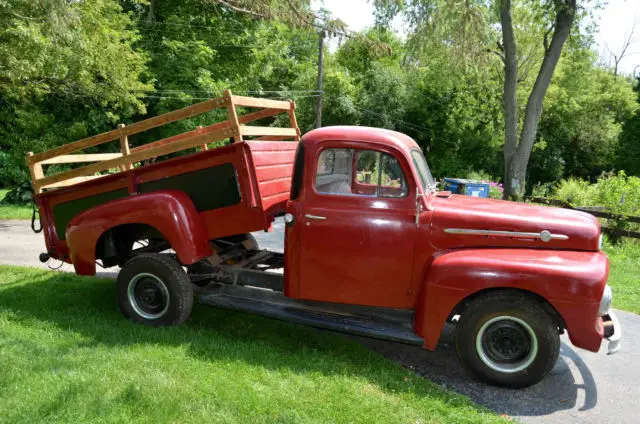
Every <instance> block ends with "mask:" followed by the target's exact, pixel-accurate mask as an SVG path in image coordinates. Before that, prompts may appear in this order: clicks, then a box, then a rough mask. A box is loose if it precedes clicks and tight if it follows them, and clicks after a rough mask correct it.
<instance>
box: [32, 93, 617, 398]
mask: <svg viewBox="0 0 640 424" xmlns="http://www.w3.org/2000/svg"><path fill="white" fill-rule="evenodd" d="M216 108H226V109H227V111H228V114H229V119H228V120H227V121H224V122H220V123H216V124H212V125H209V126H207V127H199V128H196V129H194V130H193V131H189V132H187V133H183V134H178V135H176V136H173V137H169V138H167V139H163V140H159V141H156V142H153V143H151V144H146V145H141V146H137V147H133V148H130V146H129V141H128V137H129V136H131V135H133V134H136V133H138V132H141V131H145V130H147V129H149V128H153V127H155V126H158V125H164V124H166V123H169V122H174V121H177V120H180V119H183V118H185V117H188V116H192V115H194V114H197V113H205V112H208V111H210V110H212V109H216ZM238 108H240V109H241V111H247V109H248V108H253V109H259V110H258V111H254V112H251V113H247V114H238V111H237V110H238ZM294 108H295V105H294V104H293V102H282V101H274V100H265V99H254V98H248V97H239V96H233V95H231V93H230V92H225V95H224V97H222V98H219V99H213V100H210V101H208V102H204V103H201V104H198V105H194V106H190V107H188V108H185V109H181V110H178V111H175V112H170V113H169V114H166V115H162V116H160V117H156V118H152V119H149V120H146V121H142V122H139V123H136V124H132V125H130V126H126V127H125V126H120V127H119V128H118V129H116V130H113V131H110V132H108V133H105V134H101V135H98V136H94V137H90V138H88V139H85V140H81V141H78V142H75V143H71V144H68V145H65V146H62V147H59V148H57V149H54V150H51V151H48V152H43V153H39V154H35V155H30V156H29V157H28V158H27V163H28V164H29V167H30V170H31V173H32V178H33V185H34V189H35V191H36V194H35V196H34V198H35V202H36V204H37V205H38V208H39V212H40V216H41V222H42V225H43V229H44V235H45V240H46V246H47V252H46V253H43V254H42V255H41V259H42V260H47V259H49V258H57V259H59V260H62V261H66V262H69V263H72V264H73V265H74V267H75V270H76V272H77V273H78V274H82V275H92V274H94V273H95V270H96V263H99V264H100V265H101V266H103V267H109V266H115V265H119V266H121V267H122V269H121V271H120V273H119V276H118V279H117V284H116V290H117V298H118V302H119V306H120V309H121V310H122V313H123V314H124V315H125V316H126V317H128V318H129V319H131V320H134V321H137V322H142V323H145V324H150V325H173V324H180V323H183V322H185V321H186V320H187V319H188V317H189V315H190V313H191V309H192V305H193V302H194V297H195V298H197V300H198V301H200V302H201V303H206V304H210V305H214V306H217V307H223V308H231V309H235V310H241V311H246V312H250V313H257V314H262V315H266V316H270V317H274V318H280V319H285V320H288V321H293V322H298V323H303V324H307V325H311V326H316V327H321V328H327V329H331V330H335V331H342V332H346V333H353V334H358V335H363V336H370V337H376V338H382V339H387V340H393V341H398V342H404V343H411V344H417V345H421V346H424V347H425V348H426V349H429V350H433V349H435V348H436V345H437V343H438V339H439V337H440V333H441V331H442V329H443V327H444V325H445V324H446V323H447V322H451V323H454V324H455V325H456V327H457V328H456V349H457V353H458V356H459V359H460V361H461V362H462V364H463V365H464V366H465V367H466V368H467V369H468V370H470V371H471V372H472V373H473V374H475V375H476V376H477V377H479V378H480V379H482V380H484V381H486V382H488V383H491V384H496V385H501V386H506V387H524V386H528V385H531V384H534V383H536V382H537V381H539V380H540V379H541V378H543V377H544V376H545V374H547V373H548V372H549V371H550V370H551V369H552V368H553V366H554V364H555V363H556V361H557V359H558V354H559V349H560V340H559V335H560V334H562V333H563V332H564V331H565V330H566V331H568V333H569V338H570V340H571V342H572V343H573V344H574V345H575V346H577V347H580V348H583V349H587V350H590V351H594V352H595V351H598V350H599V348H600V345H601V343H602V341H603V339H608V343H609V344H608V347H609V352H611V353H613V352H615V351H616V350H617V349H618V348H619V343H620V336H621V329H620V325H619V324H618V322H617V320H616V317H615V315H614V313H613V312H612V311H611V300H612V295H611V290H610V288H609V286H607V285H606V281H607V276H608V273H609V262H608V259H607V257H606V256H605V254H604V253H603V252H602V251H601V244H602V235H601V229H600V225H599V223H598V221H597V220H596V219H595V218H594V217H592V216H590V215H588V214H585V213H581V212H575V211H569V210H564V209H556V208H550V207H543V206H532V205H528V204H522V203H514V202H507V201H499V200H491V199H478V198H473V197H467V196H460V195H452V194H451V193H450V192H441V191H437V190H436V184H435V182H434V180H433V177H432V176H431V174H430V172H429V168H428V166H427V163H426V161H425V158H424V156H423V154H422V152H421V150H420V148H419V146H418V145H417V144H416V143H415V141H413V140H412V139H411V138H410V137H408V136H406V135H403V134H400V133H397V132H394V131H388V130H383V129H375V128H362V127H328V128H322V129H318V130H314V131H311V132H309V133H308V134H306V135H305V136H304V137H302V138H300V131H299V130H298V128H297V123H296V120H295V112H294ZM284 112H286V113H287V114H288V115H289V123H290V127H289V128H278V127H274V126H248V125H246V124H247V123H249V122H254V121H259V122H266V120H268V119H271V118H270V117H274V116H276V115H278V114H280V113H284ZM277 122H280V123H281V122H282V120H279V121H277ZM228 138H230V139H231V142H227V141H226V139H228ZM111 140H119V141H120V147H121V149H120V152H118V153H93V154H85V155H69V154H68V153H70V152H73V151H77V150H80V149H84V148H88V147H92V146H96V145H98V144H102V143H105V142H108V141H111ZM220 140H224V141H220ZM214 142H217V144H218V146H217V147H215V148H211V147H213V146H212V145H211V143H214ZM191 148H196V149H197V150H198V151H197V152H195V153H190V154H186V155H182V156H178V157H172V158H168V159H166V160H163V161H157V162H156V163H148V162H149V160H150V159H153V158H158V157H163V156H166V155H167V154H169V153H175V152H178V151H181V150H184V149H191ZM72 162H96V163H94V164H92V165H87V166H84V167H80V168H73V169H70V170H67V171H65V172H63V173H61V174H56V175H51V176H45V174H44V172H43V168H42V166H43V165H49V164H64V163H72ZM138 164H141V165H140V166H138ZM109 169H110V170H111V171H112V173H111V174H108V175H101V174H97V175H96V172H100V171H104V170H109ZM277 216H284V222H285V223H286V235H285V251H284V254H282V253H278V252H270V251H267V250H260V248H259V247H258V245H257V243H256V241H255V239H254V238H253V237H252V236H251V235H250V234H249V233H250V232H253V231H256V230H261V229H262V230H269V229H270V226H271V224H272V222H273V220H274V218H275V217H277Z"/></svg>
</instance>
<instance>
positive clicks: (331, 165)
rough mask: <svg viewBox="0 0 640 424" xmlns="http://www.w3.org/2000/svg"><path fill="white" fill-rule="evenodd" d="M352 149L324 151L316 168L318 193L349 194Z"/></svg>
mask: <svg viewBox="0 0 640 424" xmlns="http://www.w3.org/2000/svg"><path fill="white" fill-rule="evenodd" d="M353 153H354V150H353V149H325V150H323V151H322V152H321V153H320V157H319V158H318V166H317V167H316V190H317V191H318V193H327V194H351V166H352V163H353Z"/></svg>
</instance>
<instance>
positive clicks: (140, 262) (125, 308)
mask: <svg viewBox="0 0 640 424" xmlns="http://www.w3.org/2000/svg"><path fill="white" fill-rule="evenodd" d="M116 293H117V298H118V306H119V307H120V311H122V314H123V315H124V316H125V317H127V318H129V319H130V320H132V321H135V322H140V323H143V324H147V325H152V326H169V325H177V324H182V323H184V322H185V321H186V320H187V319H188V318H189V316H190V315H191V309H192V308H193V287H192V286H191V281H189V277H188V276H187V274H186V273H185V272H184V270H183V269H182V266H180V264H179V263H178V262H177V261H176V260H175V259H174V258H173V257H172V256H171V255H166V254H160V253H144V254H141V255H138V256H135V257H134V258H132V259H130V260H129V261H127V262H126V263H125V264H124V267H123V268H122V270H121V271H120V274H118V280H117V282H116Z"/></svg>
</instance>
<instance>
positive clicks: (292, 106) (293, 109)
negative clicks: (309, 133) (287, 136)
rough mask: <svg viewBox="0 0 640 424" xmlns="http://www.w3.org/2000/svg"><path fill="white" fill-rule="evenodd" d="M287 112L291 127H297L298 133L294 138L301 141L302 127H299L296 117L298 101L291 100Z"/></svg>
mask: <svg viewBox="0 0 640 424" xmlns="http://www.w3.org/2000/svg"><path fill="white" fill-rule="evenodd" d="M287 113H288V114H289V123H290V124H291V128H295V130H296V134H297V135H296V136H295V138H294V139H293V140H294V141H300V128H298V120H297V119H296V102H294V101H293V100H289V110H288V111H287Z"/></svg>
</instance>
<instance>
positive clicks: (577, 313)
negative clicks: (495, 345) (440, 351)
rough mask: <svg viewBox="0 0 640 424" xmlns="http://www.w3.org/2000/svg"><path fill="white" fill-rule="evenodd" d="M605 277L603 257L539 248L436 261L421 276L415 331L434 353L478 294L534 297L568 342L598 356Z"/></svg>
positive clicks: (469, 252) (468, 252)
mask: <svg viewBox="0 0 640 424" xmlns="http://www.w3.org/2000/svg"><path fill="white" fill-rule="evenodd" d="M608 274H609V260H608V259H607V257H606V255H605V254H604V253H602V252H583V251H558V250H538V249H463V250H456V251H450V252H446V253H443V254H441V255H439V256H437V257H436V258H435V259H434V260H433V262H432V263H431V266H430V267H429V268H428V270H427V271H426V273H425V275H426V276H425V280H424V282H423V286H422V288H421V291H420V294H419V297H418V303H417V305H416V314H415V318H414V319H415V322H414V328H415V331H416V333H417V334H418V335H420V336H422V337H423V338H424V340H425V348H427V349H430V350H433V349H435V347H436V345H437V343H438V339H439V338H440V333H441V332H442V328H443V327H444V324H445V323H446V321H447V318H448V317H449V315H450V314H451V312H453V310H454V309H455V307H456V306H457V305H458V304H459V303H461V302H462V301H463V300H464V299H466V298H467V297H469V296H471V295H474V294H477V293H479V292H481V291H483V290H487V289H495V288H511V289H519V290H524V291H528V292H531V293H535V294H537V295H539V296H541V297H543V298H544V299H546V300H547V301H548V302H549V303H550V304H551V306H553V307H554V308H555V309H556V310H557V311H558V313H559V314H560V316H561V317H562V319H563V320H564V323H565V325H566V327H567V330H568V332H569V336H570V339H571V341H572V343H573V344H574V345H576V346H578V347H581V348H584V349H588V350H593V351H597V350H598V348H599V346H600V342H601V340H602V335H603V332H602V329H601V328H598V327H599V326H598V319H599V318H598V316H597V311H598V306H599V304H600V299H601V297H602V293H603V291H604V286H605V284H606V280H607V276H608Z"/></svg>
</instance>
